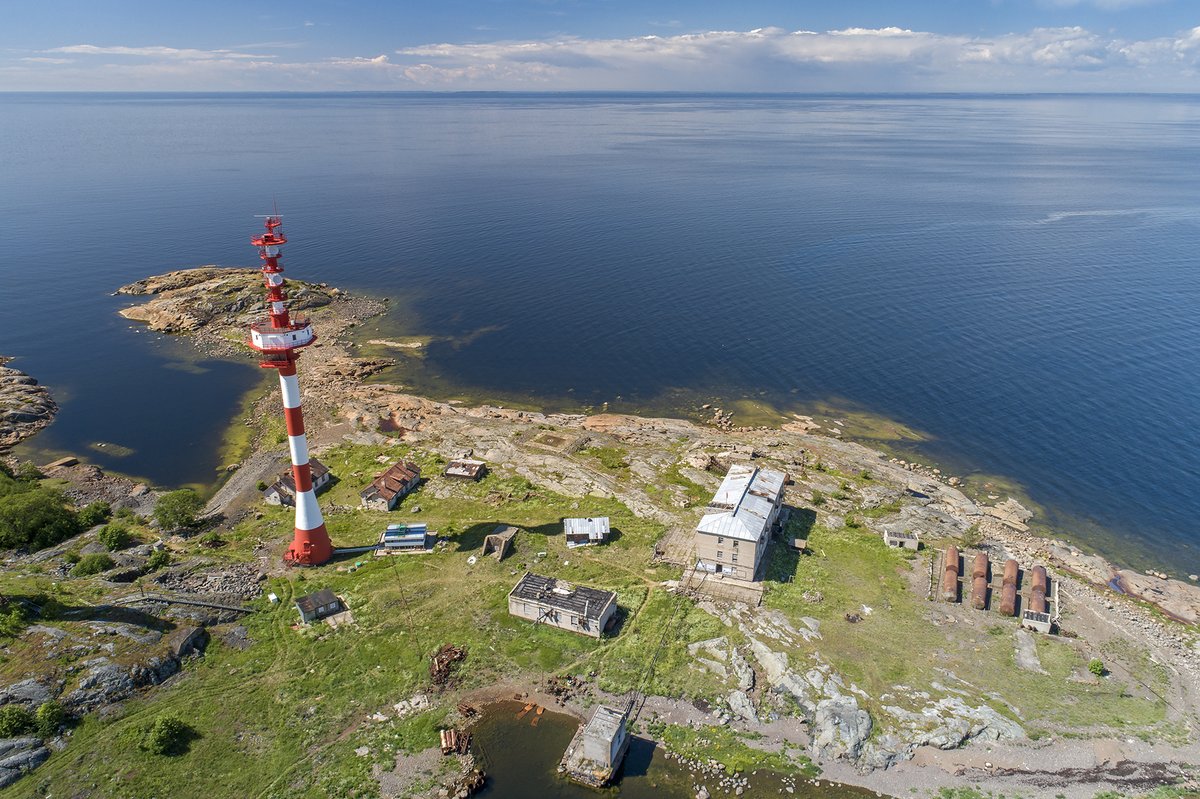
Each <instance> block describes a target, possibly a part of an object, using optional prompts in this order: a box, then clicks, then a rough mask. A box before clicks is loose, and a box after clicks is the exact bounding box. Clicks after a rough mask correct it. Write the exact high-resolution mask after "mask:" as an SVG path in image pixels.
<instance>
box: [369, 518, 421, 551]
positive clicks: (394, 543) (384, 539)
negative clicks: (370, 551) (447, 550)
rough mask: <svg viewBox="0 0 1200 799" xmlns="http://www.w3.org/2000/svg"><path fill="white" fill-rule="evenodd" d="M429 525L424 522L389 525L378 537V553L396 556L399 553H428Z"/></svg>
mask: <svg viewBox="0 0 1200 799" xmlns="http://www.w3.org/2000/svg"><path fill="white" fill-rule="evenodd" d="M431 549H432V547H431V546H430V544H429V525H428V524H426V523H425V522H417V523H414V524H389V525H388V526H387V529H385V530H384V531H383V533H382V534H381V535H380V536H379V549H378V550H377V551H378V552H382V553H384V554H389V555H390V554H396V553H401V552H428V551H429V550H431Z"/></svg>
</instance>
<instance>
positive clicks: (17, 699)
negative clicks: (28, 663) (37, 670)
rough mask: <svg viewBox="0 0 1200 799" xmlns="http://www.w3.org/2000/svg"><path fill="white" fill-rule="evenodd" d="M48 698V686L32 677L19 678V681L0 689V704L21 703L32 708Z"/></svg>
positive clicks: (49, 697) (49, 696) (49, 694)
mask: <svg viewBox="0 0 1200 799" xmlns="http://www.w3.org/2000/svg"><path fill="white" fill-rule="evenodd" d="M50 699H51V692H50V688H49V686H47V685H44V684H43V683H41V682H38V681H37V680H36V679H32V678H31V679H28V680H21V682H17V683H13V684H12V685H10V686H8V687H7V688H5V689H3V690H0V705H10V704H22V705H28V706H29V707H30V708H31V709H32V708H36V707H37V706H38V705H40V704H43V703H45V702H49V701H50Z"/></svg>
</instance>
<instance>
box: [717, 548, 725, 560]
mask: <svg viewBox="0 0 1200 799" xmlns="http://www.w3.org/2000/svg"><path fill="white" fill-rule="evenodd" d="M724 557H725V553H724V552H722V551H721V550H719V549H718V550H717V560H721V559H722V558H724Z"/></svg>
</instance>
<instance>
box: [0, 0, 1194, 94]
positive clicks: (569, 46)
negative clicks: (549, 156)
mask: <svg viewBox="0 0 1200 799" xmlns="http://www.w3.org/2000/svg"><path fill="white" fill-rule="evenodd" d="M1051 1H1052V2H1056V3H1060V4H1061V3H1070V2H1077V1H1083V0H1051ZM1137 1H1138V0H1093V2H1109V3H1125V4H1129V3H1131V2H1137ZM63 56H68V58H63ZM1198 70H1200V27H1196V28H1192V29H1190V30H1185V31H1181V32H1179V33H1178V34H1176V35H1173V36H1169V37H1160V38H1153V39H1143V40H1125V39H1121V38H1119V37H1116V36H1113V35H1104V34H1098V33H1095V32H1092V31H1089V30H1087V29H1084V28H1080V27H1066V28H1035V29H1033V30H1030V31H1026V32H1023V33H1011V34H1007V35H1003V36H993V37H974V36H965V35H949V34H938V33H929V32H922V31H913V30H908V29H904V28H899V27H881V28H847V29H844V30H832V31H824V32H817V31H806V30H798V31H787V30H783V29H780V28H759V29H755V30H749V31H706V32H701V33H687V34H678V35H670V36H657V35H648V36H639V37H633V38H624V39H587V38H579V37H563V38H558V39H553V40H537V41H502V42H486V43H472V44H457V43H431V44H425V45H421V46H418V47H406V48H400V49H397V50H395V51H394V52H391V53H370V54H349V55H346V56H341V57H334V58H324V59H320V60H308V61H304V60H284V59H281V58H280V57H278V56H277V55H263V54H259V53H250V52H244V51H242V50H239V49H216V50H198V49H188V48H173V47H163V46H149V47H147V46H138V47H132V46H104V47H101V46H96V45H91V44H73V45H64V46H61V47H55V48H53V49H50V50H45V51H42V52H39V53H35V54H32V55H30V56H27V57H25V58H18V59H14V60H12V61H9V62H4V63H0V88H6V89H55V88H59V89H109V90H139V89H158V90H242V89H258V90H270V89H287V90H306V89H308V90H337V89H360V90H369V89H394V90H404V89H427V90H517V91H520V90H554V91H571V90H634V91H796V92H804V91H1194V89H1195V86H1196V85H1197V84H1196V77H1197V72H1198Z"/></svg>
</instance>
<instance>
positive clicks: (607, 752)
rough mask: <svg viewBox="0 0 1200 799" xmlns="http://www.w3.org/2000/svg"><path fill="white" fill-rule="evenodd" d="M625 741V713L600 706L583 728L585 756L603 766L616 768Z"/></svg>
mask: <svg viewBox="0 0 1200 799" xmlns="http://www.w3.org/2000/svg"><path fill="white" fill-rule="evenodd" d="M625 739H626V732H625V712H624V711H623V710H617V709H616V708H612V707H608V706H607V705H600V706H598V707H597V708H596V710H595V712H593V713H592V717H591V718H590V719H588V723H587V725H586V726H585V727H584V728H583V756H584V757H585V758H587V759H588V760H591V761H592V762H593V763H598V764H600V765H601V766H607V767H608V768H616V766H617V764H618V762H619V761H620V754H621V753H622V752H621V750H622V749H623V748H624V746H625V743H626V740H625Z"/></svg>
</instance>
